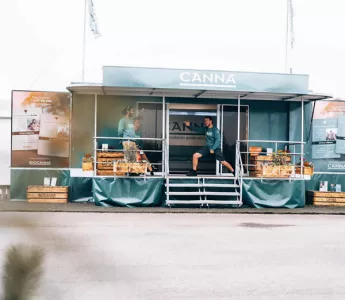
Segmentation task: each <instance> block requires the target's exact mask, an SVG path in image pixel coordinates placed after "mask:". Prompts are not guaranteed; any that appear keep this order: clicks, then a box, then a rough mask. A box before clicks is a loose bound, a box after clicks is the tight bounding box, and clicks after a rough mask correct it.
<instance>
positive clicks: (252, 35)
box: [0, 0, 345, 101]
mask: <svg viewBox="0 0 345 300" xmlns="http://www.w3.org/2000/svg"><path fill="white" fill-rule="evenodd" d="M0 4H2V5H1V7H2V8H1V11H2V14H1V19H0V26H1V28H2V34H1V39H0V41H1V42H0V100H4V101H9V100H10V98H11V90H13V89H21V90H26V89H32V90H52V91H65V87H66V86H67V85H68V84H69V83H70V82H80V81H81V76H82V75H81V74H82V53H83V28H84V0H30V1H28V0H11V1H10V0H0ZM293 4H294V8H295V9H294V11H295V18H294V27H295V45H294V49H293V51H292V52H291V53H289V66H290V67H292V70H293V73H299V74H309V75H310V89H311V90H313V92H318V93H326V94H331V95H333V96H334V97H339V98H342V99H345V84H344V80H343V79H344V69H345V59H344V54H345V35H344V33H343V32H344V28H345V18H344V17H343V16H344V11H345V1H344V0H327V1H325V0H293ZM94 5H95V8H96V14H97V17H98V21H99V29H100V32H101V37H100V38H98V39H94V38H93V35H92V33H91V31H90V30H89V27H88V26H87V28H86V29H87V31H86V43H85V45H86V48H85V49H86V60H85V81H87V82H101V81H102V66H104V65H114V66H135V67H166V68H181V69H182V68H187V69H189V68H190V69H192V68H193V69H205V70H228V71H252V72H278V73H282V72H285V33H286V9H287V7H286V0H212V1H210V0H145V1H143V0H126V1H123V0H94ZM87 25H88V24H87Z"/></svg>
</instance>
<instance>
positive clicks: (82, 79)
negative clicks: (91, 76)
mask: <svg viewBox="0 0 345 300" xmlns="http://www.w3.org/2000/svg"><path fill="white" fill-rule="evenodd" d="M86 1H87V0H84V2H85V3H84V37H83V60H82V73H81V81H82V82H84V73H85V44H86V6H87V3H86Z"/></svg>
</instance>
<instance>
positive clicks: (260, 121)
mask: <svg viewBox="0 0 345 300" xmlns="http://www.w3.org/2000/svg"><path fill="white" fill-rule="evenodd" d="M168 101H169V102H171V103H196V102H195V99H187V98H186V99H185V98H169V99H168ZM198 102H199V104H233V105H237V100H225V99H198ZM241 105H248V106H249V139H250V140H277V141H288V140H289V111H290V107H289V103H286V102H283V101H261V100H253V101H246V100H242V101H241ZM235 122H237V120H234V123H235ZM256 144H258V145H259V143H256ZM252 145H253V146H254V145H255V143H252ZM260 146H263V148H266V147H274V144H272V143H271V144H267V145H264V144H260ZM282 147H283V146H281V148H282Z"/></svg>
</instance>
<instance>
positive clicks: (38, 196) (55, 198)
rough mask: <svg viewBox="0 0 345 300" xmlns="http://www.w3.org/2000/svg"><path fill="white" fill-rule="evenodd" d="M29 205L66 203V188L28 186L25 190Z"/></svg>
mask: <svg viewBox="0 0 345 300" xmlns="http://www.w3.org/2000/svg"><path fill="white" fill-rule="evenodd" d="M27 201H28V202H30V203H67V202H68V186H44V185H30V186H29V187H28V189H27Z"/></svg>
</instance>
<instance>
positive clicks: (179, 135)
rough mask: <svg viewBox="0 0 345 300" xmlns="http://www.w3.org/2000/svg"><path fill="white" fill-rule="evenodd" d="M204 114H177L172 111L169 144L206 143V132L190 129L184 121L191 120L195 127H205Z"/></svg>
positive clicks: (194, 144) (202, 144) (201, 144)
mask: <svg viewBox="0 0 345 300" xmlns="http://www.w3.org/2000/svg"><path fill="white" fill-rule="evenodd" d="M204 118H205V116H203V115H177V114H173V113H170V120H169V121H170V122H169V144H170V145H171V146H198V147H203V146H204V145H205V133H201V132H195V131H192V130H190V129H189V128H188V127H187V126H186V125H185V124H184V122H185V121H186V120H188V121H190V123H191V125H192V126H194V127H195V128H203V126H204Z"/></svg>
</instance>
